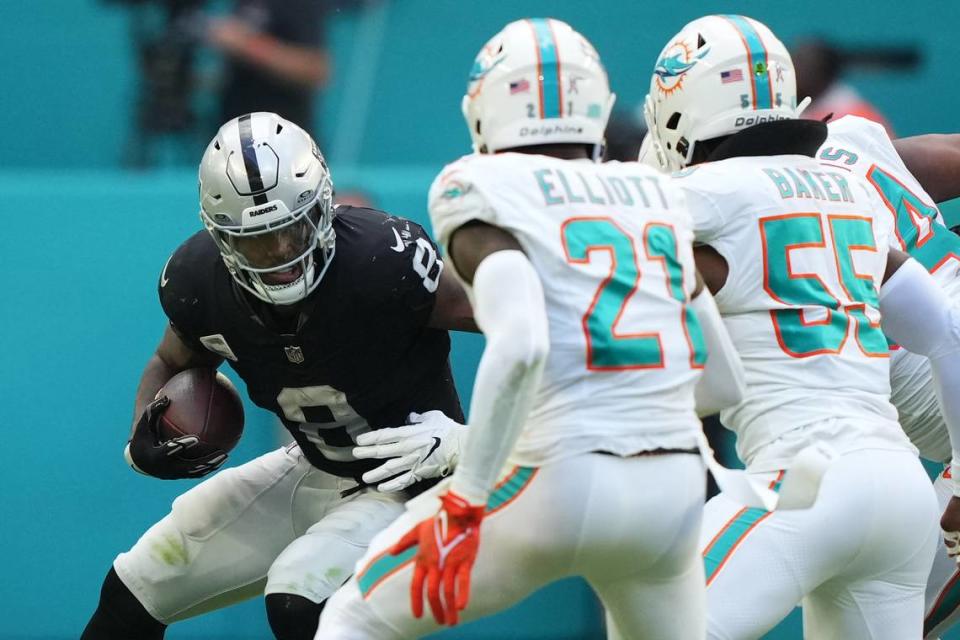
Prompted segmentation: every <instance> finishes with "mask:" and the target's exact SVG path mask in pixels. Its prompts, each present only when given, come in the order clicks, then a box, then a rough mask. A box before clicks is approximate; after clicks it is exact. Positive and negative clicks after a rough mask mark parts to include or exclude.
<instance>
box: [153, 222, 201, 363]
mask: <svg viewBox="0 0 960 640" xmlns="http://www.w3.org/2000/svg"><path fill="white" fill-rule="evenodd" d="M204 233H205V232H204ZM193 240H194V239H193V238H191V239H190V240H188V241H187V242H185V243H183V244H182V245H180V247H178V248H177V250H176V251H174V252H173V255H171V256H170V258H169V259H168V260H167V263H166V264H165V265H164V266H163V271H162V272H161V273H160V280H159V281H158V282H157V294H158V295H159V296H160V306H161V307H163V312H164V313H165V314H166V315H167V318H168V319H169V320H170V328H172V329H173V331H174V333H176V334H177V336H179V338H180V339H181V340H183V342H184V343H185V344H186V345H187V346H188V347H190V348H191V349H195V350H197V351H205V350H206V349H205V348H204V346H203V345H202V344H201V343H200V336H202V335H204V334H203V330H202V326H203V317H202V312H201V305H200V297H201V296H200V292H199V291H198V285H199V282H198V281H197V278H196V276H195V269H194V268H192V267H193V266H194V264H195V262H196V259H195V256H194V255H193V253H194V252H193V251H191V249H192V247H191V243H192V242H193Z"/></svg>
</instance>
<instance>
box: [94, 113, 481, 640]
mask: <svg viewBox="0 0 960 640" xmlns="http://www.w3.org/2000/svg"><path fill="white" fill-rule="evenodd" d="M332 196H333V185H332V182H331V179H330V174H329V171H328V169H327V165H326V163H325V161H324V159H323V156H322V155H321V154H320V151H319V150H318V149H317V146H316V144H315V143H314V141H313V140H312V139H311V138H310V136H309V135H308V134H307V133H305V132H304V131H303V130H302V129H300V128H299V127H297V126H296V125H294V124H293V123H291V122H288V121H286V120H284V119H283V118H281V117H279V116H277V115H275V114H271V113H253V114H248V115H244V116H241V117H240V118H236V119H234V120H231V121H230V122H228V123H226V124H225V125H224V126H223V127H222V128H221V129H220V131H219V132H218V133H217V136H216V137H215V138H214V140H213V141H212V142H211V143H210V145H209V146H208V148H207V150H206V152H205V154H204V156H203V160H202V162H201V164H200V206H201V211H200V216H201V219H202V220H203V223H204V226H205V227H206V230H205V231H200V232H198V233H196V234H195V235H194V236H192V237H190V238H188V239H187V241H186V242H184V243H183V244H182V245H181V246H180V247H179V248H178V249H177V250H176V251H175V252H174V253H173V255H172V256H171V257H170V259H169V260H168V261H167V263H166V265H165V266H164V269H163V272H162V274H161V276H160V283H159V294H160V301H161V303H162V305H163V309H164V311H165V312H166V314H167V316H168V318H169V320H170V324H169V326H168V327H167V329H166V331H165V333H164V335H163V338H162V340H161V342H160V345H159V346H158V347H157V351H156V353H155V354H154V356H153V357H152V358H151V359H150V361H149V363H148V364H147V367H146V369H145V371H144V372H143V376H142V378H141V380H140V386H139V388H138V390H137V397H136V409H135V416H136V418H135V421H134V427H133V431H132V434H131V437H130V441H129V443H128V445H127V448H126V450H125V455H126V458H127V461H128V462H129V463H130V464H131V466H133V468H134V469H136V470H137V471H140V472H142V473H145V474H148V475H152V476H155V477H158V478H168V479H173V478H195V477H199V476H203V475H206V474H208V473H210V472H212V471H214V470H215V469H217V467H219V466H220V465H221V464H222V463H223V462H224V460H225V459H226V454H225V453H224V452H213V453H210V454H208V455H206V456H204V457H201V458H192V457H190V456H189V455H188V453H189V451H188V450H189V449H190V447H192V446H195V445H196V444H197V439H196V438H195V437H193V436H186V437H182V438H177V439H174V440H171V441H167V442H159V441H158V438H157V431H156V427H157V422H158V420H159V418H160V416H161V415H162V413H163V410H164V409H165V407H166V405H167V403H166V401H165V398H162V397H161V398H158V399H155V395H156V394H157V392H158V390H159V389H161V387H162V386H163V385H164V383H165V382H166V381H167V380H169V379H170V378H171V377H172V376H173V375H175V374H176V373H178V372H180V371H183V370H185V369H188V368H191V367H197V366H218V365H219V364H220V363H222V362H223V360H225V359H226V360H229V363H230V366H232V367H233V369H234V370H235V371H236V372H237V374H238V375H239V376H240V377H241V378H242V379H243V380H244V382H245V383H246V385H247V391H248V394H249V396H250V399H251V400H252V401H253V402H254V403H255V404H257V405H258V406H260V407H263V408H265V409H269V410H270V411H272V412H274V413H275V414H276V415H277V416H279V418H280V419H281V420H282V421H283V424H284V425H286V427H287V429H288V430H289V431H290V433H291V435H292V436H293V438H294V440H295V443H294V444H291V445H290V446H288V447H283V448H281V449H278V450H276V451H273V452H271V453H268V454H266V455H264V456H261V457H259V458H257V459H255V460H253V461H251V462H249V463H247V464H244V465H241V466H239V467H236V468H232V469H228V470H226V471H223V472H222V473H219V474H217V475H215V476H213V477H212V478H210V479H209V480H207V481H205V482H203V483H201V484H200V485H198V486H196V487H194V488H193V489H191V490H189V491H187V492H186V493H184V494H183V495H181V496H180V497H178V498H177V499H176V500H175V501H174V503H173V508H172V510H171V512H170V513H169V514H168V515H167V516H166V517H164V518H163V519H162V520H160V521H159V522H158V523H157V524H155V525H154V526H153V527H151V528H150V529H149V530H148V531H147V532H146V533H145V534H144V535H143V536H142V537H141V539H140V540H139V541H138V542H137V543H136V544H135V545H134V546H133V548H132V549H131V550H130V551H129V552H127V553H122V554H120V555H119V556H118V557H117V559H116V561H115V562H114V564H113V567H112V568H111V570H110V571H109V573H108V575H107V577H106V580H105V581H104V584H103V589H102V592H101V597H100V603H99V606H98V608H97V610H96V612H95V613H94V615H93V617H92V619H91V620H90V622H89V623H88V625H87V628H86V630H85V631H84V634H83V640H102V639H107V638H109V639H111V640H118V639H121V638H122V639H130V638H137V640H150V639H157V638H162V637H163V635H164V632H165V629H166V626H167V625H168V624H170V623H172V622H174V621H176V620H182V619H184V618H188V617H191V616H195V615H198V614H200V613H203V612H206V611H210V610H212V609H216V608H220V607H223V606H226V605H229V604H232V603H235V602H238V601H240V600H242V599H245V598H249V597H253V596H255V595H257V594H260V593H265V594H266V608H267V615H268V618H269V621H270V625H271V628H272V629H273V631H274V633H275V635H276V636H277V637H278V638H280V639H281V640H288V639H291V640H292V639H299V638H313V635H314V633H315V630H316V625H317V621H318V619H319V612H320V609H321V608H322V606H323V603H324V601H325V600H326V598H327V597H328V596H329V595H331V594H332V593H333V591H334V590H336V589H337V588H338V587H339V586H340V584H341V583H343V582H344V581H345V580H346V579H347V578H348V577H349V575H350V573H351V572H352V570H353V565H354V563H355V562H356V560H357V559H358V558H359V557H360V555H361V554H362V553H363V551H364V549H365V548H366V546H367V544H368V542H369V540H370V538H371V537H372V536H373V535H374V534H375V533H376V532H377V531H378V530H380V529H381V528H383V527H384V526H386V525H387V524H388V523H389V522H390V521H392V520H393V519H394V518H395V517H396V516H397V515H399V513H400V512H401V510H402V503H403V501H404V500H405V499H406V498H408V497H409V496H410V495H411V492H416V490H417V488H418V487H420V486H422V483H420V482H419V481H420V480H423V479H425V478H429V477H431V476H435V475H442V474H443V473H445V471H446V470H447V469H448V468H449V465H450V464H451V463H452V460H453V459H454V457H455V455H456V449H457V446H458V438H459V437H460V433H461V432H459V429H461V427H458V426H454V422H453V421H450V420H447V419H445V418H444V417H443V416H444V415H446V416H449V417H450V418H453V420H456V421H457V422H463V415H462V411H461V408H460V402H459V399H458V397H457V392H456V389H455V387H454V383H453V378H452V376H451V372H450V367H449V362H448V354H449V349H450V340H449V337H448V335H447V329H463V330H476V329H475V325H474V323H473V320H472V313H471V310H470V306H469V303H468V301H467V300H466V297H465V295H464V293H463V291H462V289H461V288H460V286H459V285H458V284H457V283H456V282H455V281H454V280H452V279H451V278H450V277H449V276H448V275H447V274H446V273H444V271H443V263H442V261H441V260H440V257H439V256H438V254H437V248H436V246H435V245H434V243H433V242H432V241H431V240H430V238H429V237H428V236H427V234H426V233H425V232H424V230H423V229H422V228H421V227H420V226H419V225H417V224H414V223H413V222H410V221H409V220H404V219H402V218H397V217H394V216H390V215H388V214H386V213H382V212H380V211H375V210H372V209H364V208H357V207H350V206H338V207H335V206H334V205H333V200H332ZM424 412H425V413H427V417H423V416H420V415H413V416H411V414H420V413H424ZM441 412H442V413H441ZM411 417H412V420H411ZM411 421H413V422H419V424H416V425H413V426H408V427H405V428H404V429H402V430H399V431H398V433H399V432H403V433H404V437H403V438H401V439H400V440H401V442H399V443H397V444H396V445H394V446H387V447H383V446H380V447H366V448H361V451H360V453H361V455H362V456H363V458H358V457H357V456H356V455H355V454H354V451H353V449H354V447H355V445H356V438H357V436H358V435H360V434H363V433H365V432H369V431H371V430H373V429H380V428H391V427H398V426H401V425H406V424H407V423H408V422H411ZM391 433H393V432H391ZM383 441H384V440H383V438H382V437H381V438H379V439H377V442H381V443H382V442H383ZM361 443H362V440H361ZM364 451H365V452H366V455H364V453H363V452H364ZM371 451H372V452H373V454H372V455H381V456H383V457H385V456H386V454H385V453H384V452H386V453H389V454H390V455H391V456H392V459H391V460H390V462H389V467H381V468H379V469H378V468H377V467H378V465H381V464H383V460H379V459H369V458H368V457H367V456H369V455H371ZM384 469H386V470H387V471H384ZM364 474H366V479H367V482H364V477H365V475H364ZM384 480H385V481H386V482H385V483H384V482H381V481H384ZM370 482H381V484H379V485H378V486H380V487H381V488H384V487H385V485H386V488H390V489H401V488H402V489H404V490H403V491H400V492H398V493H386V492H383V491H378V490H377V489H376V487H373V486H370V484H369V483H370ZM408 485H412V486H409V487H408Z"/></svg>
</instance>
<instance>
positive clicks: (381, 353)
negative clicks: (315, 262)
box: [159, 206, 463, 481]
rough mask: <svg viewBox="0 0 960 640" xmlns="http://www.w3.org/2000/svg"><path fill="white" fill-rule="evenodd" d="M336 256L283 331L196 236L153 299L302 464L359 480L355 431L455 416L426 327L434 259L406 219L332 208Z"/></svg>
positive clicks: (444, 354) (372, 463) (438, 337)
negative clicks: (282, 433) (278, 427)
mask: <svg viewBox="0 0 960 640" xmlns="http://www.w3.org/2000/svg"><path fill="white" fill-rule="evenodd" d="M333 228H334V230H335V232H336V253H335V255H334V257H333V259H332V261H331V263H330V266H329V268H328V269H327V272H326V274H325V275H324V276H323V279H322V280H321V281H320V284H319V285H318V286H317V288H316V289H315V290H314V291H313V292H312V293H311V294H310V295H309V296H308V297H307V298H306V299H305V300H303V301H302V302H301V303H299V304H298V315H297V316H296V317H295V318H292V320H293V322H291V323H290V324H289V328H281V326H280V325H278V324H275V321H272V320H271V312H272V311H275V310H271V309H269V308H268V307H269V305H265V304H263V303H261V302H259V301H256V300H254V299H253V298H252V296H250V295H248V294H245V293H244V292H243V290H242V289H241V288H240V287H239V286H237V285H236V284H235V282H234V280H233V278H232V277H231V275H230V273H229V272H228V271H227V269H226V266H225V265H224V263H223V261H222V260H221V258H220V253H219V252H218V250H217V247H216V245H215V244H214V242H213V239H212V238H211V237H210V235H209V234H208V233H207V232H206V231H201V232H198V233H196V234H195V235H193V236H192V237H191V238H189V239H188V240H187V241H186V242H184V243H183V244H182V245H181V246H180V247H179V248H178V249H177V250H176V251H175V252H174V254H173V255H172V256H171V257H170V260H169V261H168V263H167V265H166V267H165V268H164V272H163V274H162V275H161V277H160V284H159V293H160V302H161V304H162V305H163V309H164V311H165V312H166V314H167V316H168V317H169V319H170V324H171V326H172V327H173V329H174V330H175V331H176V332H177V334H178V335H179V336H180V337H181V338H182V339H183V340H184V341H185V342H186V343H187V344H188V345H190V346H191V347H193V348H195V349H198V350H200V349H208V350H209V351H212V352H214V353H216V354H218V355H220V356H223V357H224V358H226V359H227V360H228V361H229V362H230V366H232V367H233V369H234V370H235V371H236V372H237V374H238V375H239V376H240V377H241V378H242V379H243V381H244V382H245V383H246V385H247V392H248V394H249V395H250V399H251V400H252V401H253V402H254V403H255V404H256V405H258V406H260V407H263V408H265V409H268V410H270V411H272V412H274V413H275V414H276V415H277V416H279V418H280V419H281V420H282V421H283V424H284V425H286V427H287V429H288V430H289V431H290V433H291V434H292V435H293V437H294V438H295V439H296V441H297V442H298V443H299V444H300V446H301V448H302V449H303V452H304V454H305V455H306V456H307V459H308V460H309V461H310V462H311V463H312V464H313V465H315V466H316V467H318V468H320V469H323V470H324V471H327V472H329V473H332V474H335V475H338V476H343V477H353V478H356V479H357V481H360V476H361V474H363V473H364V472H366V471H368V470H370V469H372V468H374V467H376V466H377V465H378V464H381V461H380V460H356V459H355V458H354V457H353V455H352V452H351V449H352V447H353V446H354V438H355V437H356V436H357V435H358V434H360V433H363V432H365V431H369V430H371V429H379V428H381V427H396V426H399V425H402V424H406V422H407V415H408V414H409V413H410V412H411V411H417V412H423V411H427V410H430V409H440V410H442V411H443V412H444V413H446V414H447V415H448V416H450V417H451V418H453V419H454V420H458V421H461V422H462V421H463V413H462V410H461V408H460V400H459V398H458V396H457V392H456V388H455V387H454V383H453V376H452V375H451V372H450V366H449V361H448V357H449V352H450V338H449V336H448V335H447V332H446V331H441V330H437V329H430V328H428V327H427V326H426V323H427V320H428V318H429V317H430V313H431V311H432V310H433V304H434V298H435V292H436V289H437V283H438V281H439V277H440V271H441V270H442V268H443V265H442V263H441V261H440V258H439V256H438V254H437V249H436V246H435V245H434V244H433V242H432V241H431V240H430V238H429V237H428V236H427V234H426V233H425V232H424V230H423V229H422V228H421V227H420V226H419V225H417V224H415V223H413V222H410V221H409V220H405V219H402V218H397V217H393V216H389V215H387V214H385V213H382V212H380V211H374V210H371V209H362V208H356V207H348V206H340V207H338V208H337V209H336V215H335V217H334V220H333Z"/></svg>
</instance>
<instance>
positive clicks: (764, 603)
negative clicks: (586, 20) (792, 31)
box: [646, 16, 960, 640]
mask: <svg viewBox="0 0 960 640" xmlns="http://www.w3.org/2000/svg"><path fill="white" fill-rule="evenodd" d="M802 107H803V104H802V103H801V104H800V105H799V106H798V104H797V96H796V89H795V78H794V75H793V65H792V63H791V61H790V57H789V54H788V53H787V51H786V49H785V48H784V46H783V45H782V43H780V41H779V40H777V39H776V37H775V36H774V35H773V34H772V33H771V32H770V30H769V29H767V28H766V27H765V26H764V25H762V24H760V23H758V22H756V21H754V20H751V19H749V18H744V17H742V16H709V17H706V18H701V19H699V20H696V21H694V22H692V23H690V24H689V25H687V26H686V27H685V28H684V29H683V30H682V31H681V32H680V33H679V34H678V35H677V36H676V37H674V38H673V39H672V40H671V41H670V43H669V44H668V45H667V47H665V49H664V50H663V52H662V54H661V56H660V61H659V62H658V64H657V67H656V70H655V72H654V75H653V79H652V81H651V89H650V94H649V96H648V101H647V106H646V111H647V117H648V121H649V124H650V130H651V136H650V143H649V144H648V145H647V149H646V152H647V158H648V159H649V158H654V159H655V160H656V161H657V162H658V163H659V164H660V165H661V166H663V167H664V168H667V169H671V170H680V169H684V168H686V167H693V166H694V165H700V166H696V167H693V168H692V169H687V170H686V171H681V172H680V173H679V174H677V176H678V177H677V178H676V182H677V183H678V184H680V185H682V186H683V187H684V190H685V193H686V197H687V199H688V204H689V206H690V209H691V213H692V215H693V219H694V226H695V234H696V237H697V240H698V242H700V243H702V246H700V247H698V249H697V250H696V255H697V264H698V267H699V268H700V270H701V272H702V273H703V276H704V279H705V280H706V282H707V284H708V286H709V287H710V289H711V291H713V292H714V293H715V294H716V296H717V303H718V305H719V307H720V309H721V312H722V313H723V314H724V315H725V321H726V324H727V328H728V329H729V330H730V333H731V335H732V337H733V339H734V343H735V344H736V346H737V348H738V350H739V351H740V355H741V357H742V358H743V362H744V366H745V369H746V373H747V394H746V397H745V399H744V401H743V402H742V403H740V404H739V405H738V406H736V407H734V408H732V409H730V410H727V411H724V412H722V413H721V419H722V421H723V422H724V424H725V425H726V426H727V427H728V428H731V429H733V430H734V431H735V432H736V433H737V436H738V443H737V446H738V452H739V454H740V457H741V458H742V459H743V460H744V462H745V463H746V464H747V468H748V471H751V472H752V473H755V474H757V475H758V476H763V475H764V474H766V475H767V476H768V477H769V480H770V482H771V483H772V486H776V484H777V482H778V480H779V478H780V476H781V474H782V473H783V470H784V469H789V468H790V467H791V465H792V464H793V463H794V461H795V459H797V456H798V455H801V456H802V455H803V453H802V452H803V451H804V449H805V448H807V447H809V446H811V445H814V444H816V443H828V444H829V445H830V446H831V448H832V449H834V450H835V451H836V452H837V453H838V454H839V455H838V456H837V458H836V459H835V461H834V463H833V464H832V466H831V467H830V469H829V471H828V472H827V475H826V477H825V478H824V481H823V486H822V488H821V491H820V496H819V498H818V500H817V503H816V504H815V505H814V507H813V508H812V509H810V510H808V511H803V512H774V513H769V512H766V511H763V510H760V509H749V508H744V507H743V505H742V504H738V503H737V502H736V501H734V500H732V499H731V498H730V497H729V496H727V495H724V494H723V493H721V494H720V495H719V496H717V497H716V498H714V499H713V500H711V501H710V502H709V503H708V505H707V509H706V513H705V522H704V531H703V535H702V547H703V553H704V561H705V565H706V566H705V568H706V573H707V581H708V597H707V601H708V635H709V636H710V637H714V638H756V637H759V636H761V635H762V634H763V633H764V632H765V631H767V630H769V629H770V628H772V627H773V626H774V625H775V624H776V623H777V622H779V620H780V619H782V618H783V617H784V616H786V615H787V613H789V611H790V610H791V609H792V608H793V607H794V606H795V605H796V604H798V603H800V602H801V601H802V602H803V605H804V623H805V627H806V631H805V633H806V635H807V636H808V637H814V638H890V639H891V640H893V639H901V638H918V637H920V634H921V630H920V629H921V622H922V614H923V587H924V582H925V578H926V575H927V572H928V571H929V567H930V563H931V561H932V558H933V550H934V546H935V544H936V538H937V536H936V526H935V514H936V504H935V500H934V496H933V492H932V491H931V490H930V487H929V483H928V482H926V478H925V476H924V474H923V471H922V468H921V467H920V465H919V462H918V461H917V459H916V450H915V449H914V448H913V447H912V446H911V445H910V443H909V441H908V440H907V439H906V438H905V436H904V435H903V433H902V431H901V430H900V429H899V426H898V424H897V414H896V411H895V409H894V408H893V406H892V405H891V403H890V401H889V395H890V386H889V378H888V376H889V372H888V367H889V358H888V350H887V345H886V340H885V338H884V335H883V332H882V331H881V329H880V327H881V315H882V323H883V325H882V326H883V330H884V331H886V333H887V335H889V336H891V337H892V338H893V339H895V340H897V341H898V342H900V344H902V345H903V346H905V347H907V348H909V349H911V350H913V351H915V352H918V353H921V354H923V355H926V356H928V357H929V358H930V361H931V363H932V368H933V373H934V375H933V378H932V379H933V384H934V386H935V387H939V389H938V391H940V390H943V389H946V390H947V393H941V394H940V396H941V400H943V401H944V408H945V416H946V418H947V421H948V423H949V424H951V425H952V426H954V427H956V426H960V420H958V419H957V418H958V417H960V411H958V409H960V406H958V399H957V391H958V390H960V387H958V386H957V379H958V372H957V371H956V368H957V367H956V365H955V364H953V363H952V362H951V356H955V354H957V353H958V352H960V340H958V335H957V332H956V331H955V327H956V326H957V324H958V319H957V318H956V313H955V312H954V311H953V309H952V307H951V305H950V304H949V301H948V299H947V298H946V297H945V296H944V294H943V292H942V291H941V290H940V289H939V288H938V287H937V286H936V283H935V282H934V281H933V279H932V278H930V276H929V275H928V274H927V273H926V271H925V270H924V269H923V267H922V266H921V265H920V263H918V262H917V261H915V260H911V259H909V258H908V256H907V255H906V254H904V253H903V252H902V251H899V250H896V249H889V247H888V245H889V244H890V243H891V242H892V241H893V238H894V236H895V234H896V232H897V230H896V229H895V226H894V224H893V219H892V217H891V216H890V214H889V211H888V209H887V207H886V205H885V204H884V201H883V199H882V198H881V194H879V193H877V190H876V189H875V188H874V187H873V185H871V184H870V183H869V182H868V181H867V180H865V179H863V178H862V177H861V176H859V175H857V174H856V173H854V172H852V171H847V170H845V169H844V168H841V167H839V166H838V165H837V164H836V163H835V162H828V161H827V160H817V159H816V158H815V157H816V156H817V153H818V150H819V147H820V146H821V144H822V143H823V142H824V140H825V139H826V137H827V130H826V126H825V125H823V124H822V123H818V122H810V121H800V120H797V119H796V117H797V116H798V115H799V113H800V111H801V110H802ZM834 160H836V158H834ZM706 161H710V162H709V163H706V164H702V165H701V163H705V162H706ZM881 283H882V286H881ZM881 312H882V314H881ZM951 395H952V397H951ZM954 432H960V429H956V428H955V429H954ZM926 518H930V520H929V521H928V520H925V519H926Z"/></svg>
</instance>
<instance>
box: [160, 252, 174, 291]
mask: <svg viewBox="0 0 960 640" xmlns="http://www.w3.org/2000/svg"><path fill="white" fill-rule="evenodd" d="M171 260H173V256H170V257H169V258H167V262H166V263H165V264H164V265H163V271H162V272H161V273H160V288H161V289H162V288H164V287H165V286H167V283H168V282H170V279H169V278H168V277H167V267H169V266H170V261H171Z"/></svg>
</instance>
